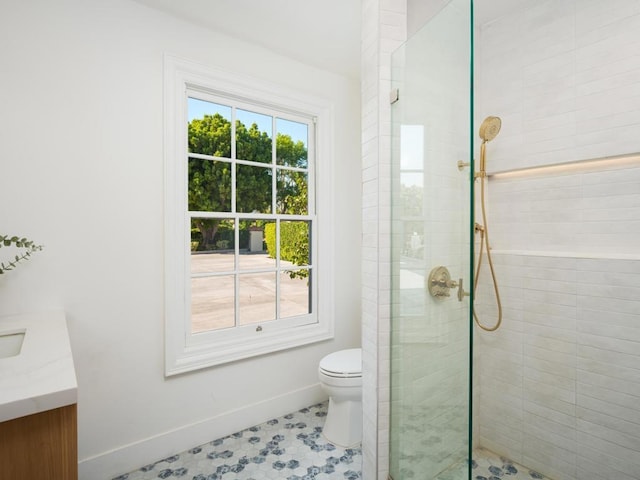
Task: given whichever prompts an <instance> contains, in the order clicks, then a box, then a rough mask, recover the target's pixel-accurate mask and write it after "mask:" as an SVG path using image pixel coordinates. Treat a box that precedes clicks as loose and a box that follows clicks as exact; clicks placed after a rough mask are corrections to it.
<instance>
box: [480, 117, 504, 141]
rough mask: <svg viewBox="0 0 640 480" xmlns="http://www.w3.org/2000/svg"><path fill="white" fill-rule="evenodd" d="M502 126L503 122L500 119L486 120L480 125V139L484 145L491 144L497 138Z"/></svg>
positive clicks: (491, 118) (489, 118)
mask: <svg viewBox="0 0 640 480" xmlns="http://www.w3.org/2000/svg"><path fill="white" fill-rule="evenodd" d="M501 126H502V120H500V117H487V118H485V119H484V120H483V121H482V124H481V125H480V138H481V139H482V143H484V142H490V141H491V140H493V139H494V138H496V135H498V133H499V132H500V127H501Z"/></svg>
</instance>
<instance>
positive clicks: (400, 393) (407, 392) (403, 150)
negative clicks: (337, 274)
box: [390, 0, 473, 480]
mask: <svg viewBox="0 0 640 480" xmlns="http://www.w3.org/2000/svg"><path fill="white" fill-rule="evenodd" d="M471 16H472V12H471V2H470V0H451V1H450V2H449V3H447V5H446V6H444V7H443V9H442V10H441V11H440V12H439V13H438V14H437V15H436V16H435V17H434V18H432V19H431V20H430V21H429V22H428V23H427V24H426V25H425V26H424V27H423V28H422V30H420V31H418V32H417V33H416V34H415V35H414V36H412V38H411V39H410V40H409V41H407V42H406V43H405V44H404V45H403V46H402V47H401V48H400V49H399V50H398V51H396V52H395V53H394V54H393V56H392V83H393V88H394V90H393V92H394V94H393V97H394V100H395V102H394V103H393V105H392V129H393V130H392V149H393V151H392V172H393V174H392V178H393V180H392V181H393V186H392V195H393V199H392V205H393V212H392V232H393V234H392V268H393V271H392V320H391V322H392V324H391V428H390V444H391V447H390V477H391V478H392V479H393V480H405V479H421V480H429V479H439V480H445V479H446V480H462V479H467V478H470V477H469V475H470V473H469V465H468V463H469V462H467V459H469V458H471V454H470V448H471V444H472V442H471V429H470V427H471V420H470V419H471V410H472V409H471V378H472V376H471V363H470V356H471V321H470V308H471V297H470V296H469V291H470V290H471V285H472V266H471V258H472V252H471V249H472V234H473V233H472V232H473V228H472V225H473V214H472V208H471V207H472V196H473V179H472V175H471V173H470V172H472V171H473V170H472V167H473V165H472V163H473V159H472V158H471V157H472V155H471V151H472V145H471V142H472V140H471V138H472V135H471V132H470V129H471V125H472V120H471V119H472V105H473V103H472V98H471V95H472V93H471V92H472V88H471V84H472V79H471V72H472V71H473V69H472V38H471V23H472V22H471Z"/></svg>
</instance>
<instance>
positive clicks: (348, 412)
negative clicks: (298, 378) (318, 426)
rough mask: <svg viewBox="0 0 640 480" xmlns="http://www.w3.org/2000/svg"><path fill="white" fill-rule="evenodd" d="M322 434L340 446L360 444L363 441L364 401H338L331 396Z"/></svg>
mask: <svg viewBox="0 0 640 480" xmlns="http://www.w3.org/2000/svg"><path fill="white" fill-rule="evenodd" d="M322 434H323V435H324V437H325V438H326V439H327V440H328V441H329V442H331V443H333V444H334V445H337V446H339V447H347V448H348V447H355V446H356V445H358V444H359V443H360V442H361V441H362V401H353V400H343V401H336V400H334V398H333V397H330V398H329V410H328V412H327V418H326V420H325V422H324V427H323V428H322Z"/></svg>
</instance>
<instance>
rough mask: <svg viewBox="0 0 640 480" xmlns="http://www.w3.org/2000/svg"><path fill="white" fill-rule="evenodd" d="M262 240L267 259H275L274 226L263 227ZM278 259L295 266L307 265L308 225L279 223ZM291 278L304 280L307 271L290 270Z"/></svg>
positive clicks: (307, 273) (302, 223) (273, 224)
mask: <svg viewBox="0 0 640 480" xmlns="http://www.w3.org/2000/svg"><path fill="white" fill-rule="evenodd" d="M264 240H265V243H266V244H267V253H268V254H269V257H271V258H276V225H275V223H269V224H267V225H265V226H264ZM280 258H281V259H282V260H287V261H289V262H292V263H293V264H295V265H309V224H308V223H307V222H280ZM288 273H289V276H290V277H291V278H296V277H297V278H306V277H308V276H309V270H291V271H289V272H288Z"/></svg>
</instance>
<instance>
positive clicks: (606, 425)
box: [576, 407, 640, 454]
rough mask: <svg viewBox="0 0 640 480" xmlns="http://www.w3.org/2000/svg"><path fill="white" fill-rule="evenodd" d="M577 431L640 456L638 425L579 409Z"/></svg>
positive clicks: (577, 410) (577, 411)
mask: <svg viewBox="0 0 640 480" xmlns="http://www.w3.org/2000/svg"><path fill="white" fill-rule="evenodd" d="M576 414H577V423H576V426H577V431H579V432H584V433H587V434H589V435H592V436H594V437H597V438H600V439H603V440H607V441H609V442H612V443H615V444H616V445H620V446H621V447H624V448H628V449H630V450H634V451H636V452H638V454H640V436H638V424H637V423H632V422H627V421H625V420H621V419H619V418H615V417H612V416H610V415H607V414H604V413H600V412H594V411H591V410H587V409H584V408H580V407H578V408H577V409H576Z"/></svg>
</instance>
